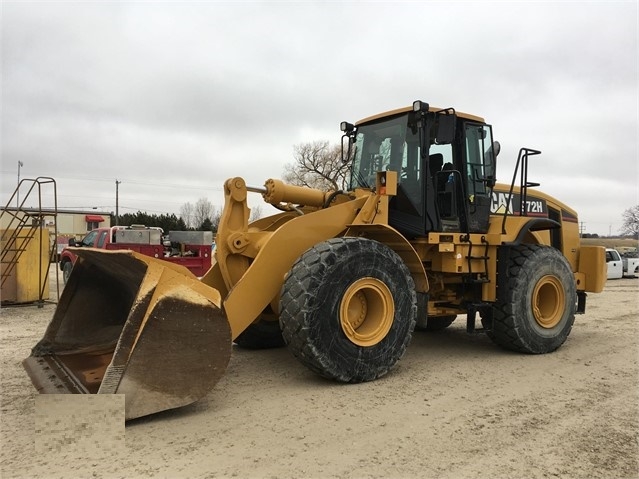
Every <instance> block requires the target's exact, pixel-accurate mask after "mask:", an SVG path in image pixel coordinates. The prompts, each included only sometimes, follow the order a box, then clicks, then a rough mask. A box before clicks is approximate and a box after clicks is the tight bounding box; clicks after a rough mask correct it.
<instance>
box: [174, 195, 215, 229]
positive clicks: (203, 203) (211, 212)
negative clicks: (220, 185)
mask: <svg viewBox="0 0 639 479" xmlns="http://www.w3.org/2000/svg"><path fill="white" fill-rule="evenodd" d="M180 216H181V217H182V219H183V220H184V222H185V223H186V226H187V228H190V229H206V230H208V229H211V228H212V230H213V231H217V225H218V224H219V222H220V211H218V209H217V208H216V207H215V206H214V205H213V203H211V202H210V201H209V200H207V199H206V198H200V199H199V200H197V202H196V203H195V205H193V204H192V203H185V204H183V205H182V207H181V208H180ZM202 225H204V226H202Z"/></svg>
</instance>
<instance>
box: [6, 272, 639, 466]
mask: <svg viewBox="0 0 639 479" xmlns="http://www.w3.org/2000/svg"><path fill="white" fill-rule="evenodd" d="M638 293H639V279H622V280H615V281H609V282H608V284H607V285H606V290H605V291H604V293H602V294H599V295H594V294H593V295H590V296H589V298H588V312H587V314H585V315H582V316H578V317H577V321H576V323H575V326H574V328H573V331H572V334H571V335H570V337H569V338H568V341H567V342H566V344H565V345H564V346H563V347H562V348H561V349H559V350H558V351H557V352H555V353H553V354H549V355H544V356H527V355H520V354H513V353H509V352H505V351H502V350H500V349H499V348H497V347H496V346H494V345H493V344H492V343H491V342H490V340H489V339H488V338H487V337H486V336H484V335H473V336H469V335H467V334H466V332H465V321H464V319H463V317H459V318H458V321H457V322H455V323H453V325H452V326H451V327H450V328H449V329H447V330H445V331H443V332H440V333H416V334H415V335H414V337H413V341H412V343H411V345H410V347H409V349H408V352H407V354H406V356H405V357H404V358H403V359H402V360H401V361H400V363H399V364H398V367H396V368H395V369H394V370H393V371H392V373H391V374H389V375H388V376H387V377H385V378H384V379H382V380H378V381H376V382H373V383H367V384H360V385H338V384H333V383H331V382H327V381H325V380H322V379H321V378H318V377H316V376H315V375H314V374H312V373H311V372H309V371H307V370H306V369H305V368H304V367H302V366H301V365H300V364H298V363H297V362H296V360H295V359H294V358H293V357H292V355H290V354H289V353H288V352H287V351H286V350H285V349H281V350H269V351H258V352H250V351H243V350H235V351H234V353H233V357H232V359H231V363H230V366H229V369H228V370H227V374H226V375H225V377H224V378H223V379H222V381H221V382H220V383H219V384H218V385H217V386H216V388H215V389H214V390H213V391H212V392H211V393H210V394H209V395H208V396H207V397H206V398H205V399H204V400H201V401H199V402H198V403H196V404H194V405H192V406H188V407H185V408H182V409H180V410H176V411H169V412H165V413H161V414H157V415H155V416H152V417H147V418H142V419H138V420H135V421H132V422H130V423H128V424H127V426H126V431H125V433H123V431H124V428H123V427H122V423H121V422H118V421H119V420H120V418H121V417H122V414H121V412H118V411H121V402H117V401H115V402H114V400H115V399H116V398H114V397H111V398H110V399H109V398H107V406H108V405H109V404H110V405H111V406H113V407H115V409H114V410H111V411H110V412H109V410H108V407H107V409H104V408H103V409H98V410H95V409H90V406H91V403H90V402H86V401H85V403H81V404H80V405H79V406H77V408H76V409H75V410H74V411H72V412H73V414H71V415H68V411H67V413H66V414H67V415H66V416H65V414H64V413H62V414H58V413H56V412H55V411H57V410H56V409H54V408H52V404H51V400H48V401H44V402H43V401H42V398H45V396H36V395H35V394H34V390H33V387H32V386H31V383H30V381H29V379H28V377H27V375H26V374H25V372H24V370H23V369H22V367H21V365H20V362H21V360H22V359H23V358H25V357H26V356H28V355H29V351H30V348H31V347H32V346H33V345H34V344H35V343H36V341H37V340H38V339H39V338H40V337H41V336H42V335H43V332H44V329H45V327H46V325H47V324H48V322H49V320H50V318H51V317H52V314H53V310H54V308H55V305H54V304H53V303H47V304H46V305H45V306H44V307H43V308H40V309H39V308H37V307H35V306H27V307H24V306H22V307H6V308H2V311H1V316H0V331H1V334H2V354H1V359H2V408H1V412H2V416H1V425H2V431H1V436H0V440H1V441H2V444H1V446H2V447H1V456H0V459H1V464H2V466H1V467H2V470H1V474H0V475H1V476H2V477H3V478H13V477H24V478H27V477H28V478H31V477H47V478H55V477H123V478H124V477H126V478H135V477H171V478H182V477H184V478H187V477H188V478H212V477H239V478H245V477H246V478H249V477H256V478H257V477H268V478H286V477H291V478H300V477H309V478H324V477H339V478H367V477H383V478H403V477H425V478H428V477H438V478H439V477H441V478H475V477H482V478H483V477H485V478H546V477H566V478H621V477H624V478H627V477H628V478H629V477H639V466H638V458H639V447H638V445H639V441H638V431H639V408H638V406H639V387H638V386H639V375H638V371H639V367H638V358H639V348H638V343H639V334H638V333H639V294H638ZM161 367H162V364H161V363H158V368H161ZM36 397H37V398H38V399H37V400H36ZM60 397H62V398H64V397H67V398H68V397H70V396H46V398H54V399H58V398H60ZM75 397H77V398H82V396H75ZM91 398H94V399H95V398H104V397H103V396H100V397H98V396H84V399H91ZM108 401H111V402H108ZM73 404H76V403H73ZM83 404H84V405H86V407H85V406H84V405H83ZM103 406H104V404H103ZM46 407H49V408H50V409H49V410H48V411H49V412H47V410H46ZM74 407H76V406H74ZM43 411H44V413H43ZM105 411H106V412H105ZM65 417H66V418H67V419H65ZM43 421H44V422H43ZM108 427H109V428H110V429H108Z"/></svg>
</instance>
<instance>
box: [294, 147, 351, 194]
mask: <svg viewBox="0 0 639 479" xmlns="http://www.w3.org/2000/svg"><path fill="white" fill-rule="evenodd" d="M293 149H294V152H295V153H294V162H293V163H288V164H286V165H285V166H284V175H283V179H284V181H286V182H288V183H290V184H293V185H298V186H308V187H310V188H318V189H320V190H333V191H337V190H344V189H346V188H347V186H348V183H349V171H350V168H349V164H348V163H343V162H342V148H341V146H340V145H333V146H331V145H330V144H329V142H328V141H315V142H312V143H300V144H299V145H295V146H294V147H293Z"/></svg>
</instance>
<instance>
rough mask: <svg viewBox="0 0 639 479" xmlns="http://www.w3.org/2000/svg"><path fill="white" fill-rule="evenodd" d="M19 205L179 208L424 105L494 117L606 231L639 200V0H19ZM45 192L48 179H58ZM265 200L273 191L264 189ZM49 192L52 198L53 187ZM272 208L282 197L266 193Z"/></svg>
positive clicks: (13, 116) (14, 74)
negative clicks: (385, 116) (312, 146)
mask: <svg viewBox="0 0 639 479" xmlns="http://www.w3.org/2000/svg"><path fill="white" fill-rule="evenodd" d="M1 15H2V19H1V22H2V25H1V26H2V110H1V120H2V138H1V142H2V167H1V172H2V182H1V185H0V187H1V199H2V205H4V204H6V202H7V201H8V199H9V197H10V195H11V194H12V193H13V190H14V189H15V187H16V184H17V179H18V162H19V161H21V162H22V163H23V165H24V166H22V167H21V168H20V177H21V178H35V177H38V176H50V177H53V178H54V179H55V180H56V184H57V193H58V206H59V207H69V208H82V209H85V208H93V207H95V208H97V209H98V210H101V211H115V197H116V194H115V193H116V185H115V182H116V179H117V180H118V181H121V184H120V185H119V211H120V214H123V213H135V212H136V211H138V210H141V211H147V212H149V213H156V214H161V213H176V214H179V211H180V207H181V206H182V205H183V204H184V203H186V202H191V203H195V202H196V201H197V200H198V199H199V198H202V197H205V198H208V199H209V200H210V201H212V202H213V203H214V204H216V205H217V206H220V207H221V206H222V203H223V195H222V184H223V182H224V180H225V179H226V178H229V177H233V176H243V177H244V178H245V179H246V180H247V183H249V184H252V185H262V184H263V183H264V180H266V179H267V178H271V177H273V178H281V176H282V173H283V167H284V165H285V164H286V163H290V162H291V161H292V158H293V146H294V145H295V144H299V143H301V142H310V141H315V140H329V141H330V142H331V143H333V144H337V143H338V142H339V140H340V135H341V132H340V131H339V123H340V122H341V121H343V120H347V121H351V122H354V121H356V120H359V119H361V118H364V117H367V116H369V115H372V114H375V113H378V112H381V111H385V110H390V109H394V108H398V107H402V106H408V105H410V104H412V102H413V101H414V100H417V99H421V100H424V101H426V102H428V103H430V104H431V105H436V106H440V107H454V108H456V109H457V110H460V111H464V112H468V113H473V114H476V115H479V116H483V117H484V118H485V119H486V121H487V122H488V123H490V124H492V125H493V131H494V135H495V139H497V140H499V141H500V143H501V146H502V150H501V154H500V156H499V161H498V180H500V181H505V182H509V181H510V179H511V177H512V171H513V167H514V163H515V159H516V157H517V152H518V150H519V148H520V147H529V148H535V149H539V150H541V151H542V155H541V156H537V157H534V158H532V159H531V162H530V166H529V178H530V179H531V180H533V181H538V182H540V183H541V187H540V188H541V189H543V190H544V191H546V192H547V193H549V194H552V195H554V196H556V197H558V198H559V199H561V200H562V201H564V202H565V203H567V204H568V205H569V206H571V207H573V208H575V209H576V210H577V212H578V213H579V215H580V216H579V219H580V221H581V222H582V223H583V228H584V232H586V233H598V234H602V235H608V234H609V233H613V234H614V233H616V232H618V230H619V229H620V227H621V224H622V213H623V211H624V210H625V209H627V208H629V207H631V206H633V205H637V204H639V198H638V186H637V185H638V173H637V160H638V154H637V144H638V108H639V105H638V95H637V92H638V77H637V62H638V60H637V58H638V48H637V37H638V33H637V25H638V13H637V2H636V1H626V2H618V1H617V2H616V1H607V2H575V1H570V2H568V1H565V2H484V1H477V2H454V1H450V2H426V1H424V2H390V1H389V2H303V1H299V2H54V1H46V2H26V1H21V2H8V1H4V2H2V12H1ZM43 191H44V193H45V196H44V197H45V202H46V201H47V199H46V198H49V197H51V195H50V194H49V193H48V191H50V190H46V189H45V190H43ZM249 203H250V204H251V205H252V206H255V205H259V204H262V201H261V196H259V195H254V196H251V197H250V200H249ZM45 206H47V205H45ZM262 211H263V213H268V212H270V210H269V209H268V208H266V207H264V206H263V207H262Z"/></svg>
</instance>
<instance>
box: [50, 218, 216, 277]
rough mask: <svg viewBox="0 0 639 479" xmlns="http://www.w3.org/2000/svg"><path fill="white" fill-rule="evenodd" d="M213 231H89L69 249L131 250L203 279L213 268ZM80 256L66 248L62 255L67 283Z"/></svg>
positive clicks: (124, 228) (115, 228)
mask: <svg viewBox="0 0 639 479" xmlns="http://www.w3.org/2000/svg"><path fill="white" fill-rule="evenodd" d="M212 243H213V233H212V232H211V231H169V234H168V235H164V232H163V231H162V229H161V228H152V227H145V226H141V225H132V226H112V227H111V228H97V229H94V230H92V231H89V233H87V235H86V236H85V237H84V238H82V240H80V241H75V239H73V238H72V239H70V240H69V246H72V247H76V248H77V247H89V248H99V249H108V250H121V249H126V250H131V251H135V252H137V253H141V254H144V255H147V256H152V257H154V258H160V259H163V260H166V261H170V262H172V263H175V264H179V265H182V266H186V267H187V268H188V269H189V270H191V272H192V273H193V274H194V275H195V276H198V277H200V276H204V274H205V273H206V272H207V271H208V270H209V268H210V267H211V253H212V251H211V245H212ZM76 259H77V256H76V255H75V254H74V253H73V251H72V250H70V249H68V248H64V249H63V250H62V252H61V253H60V270H61V271H62V277H63V279H64V282H65V283H66V282H67V279H68V278H69V275H70V274H71V269H72V268H73V264H74V263H75V261H76Z"/></svg>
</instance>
